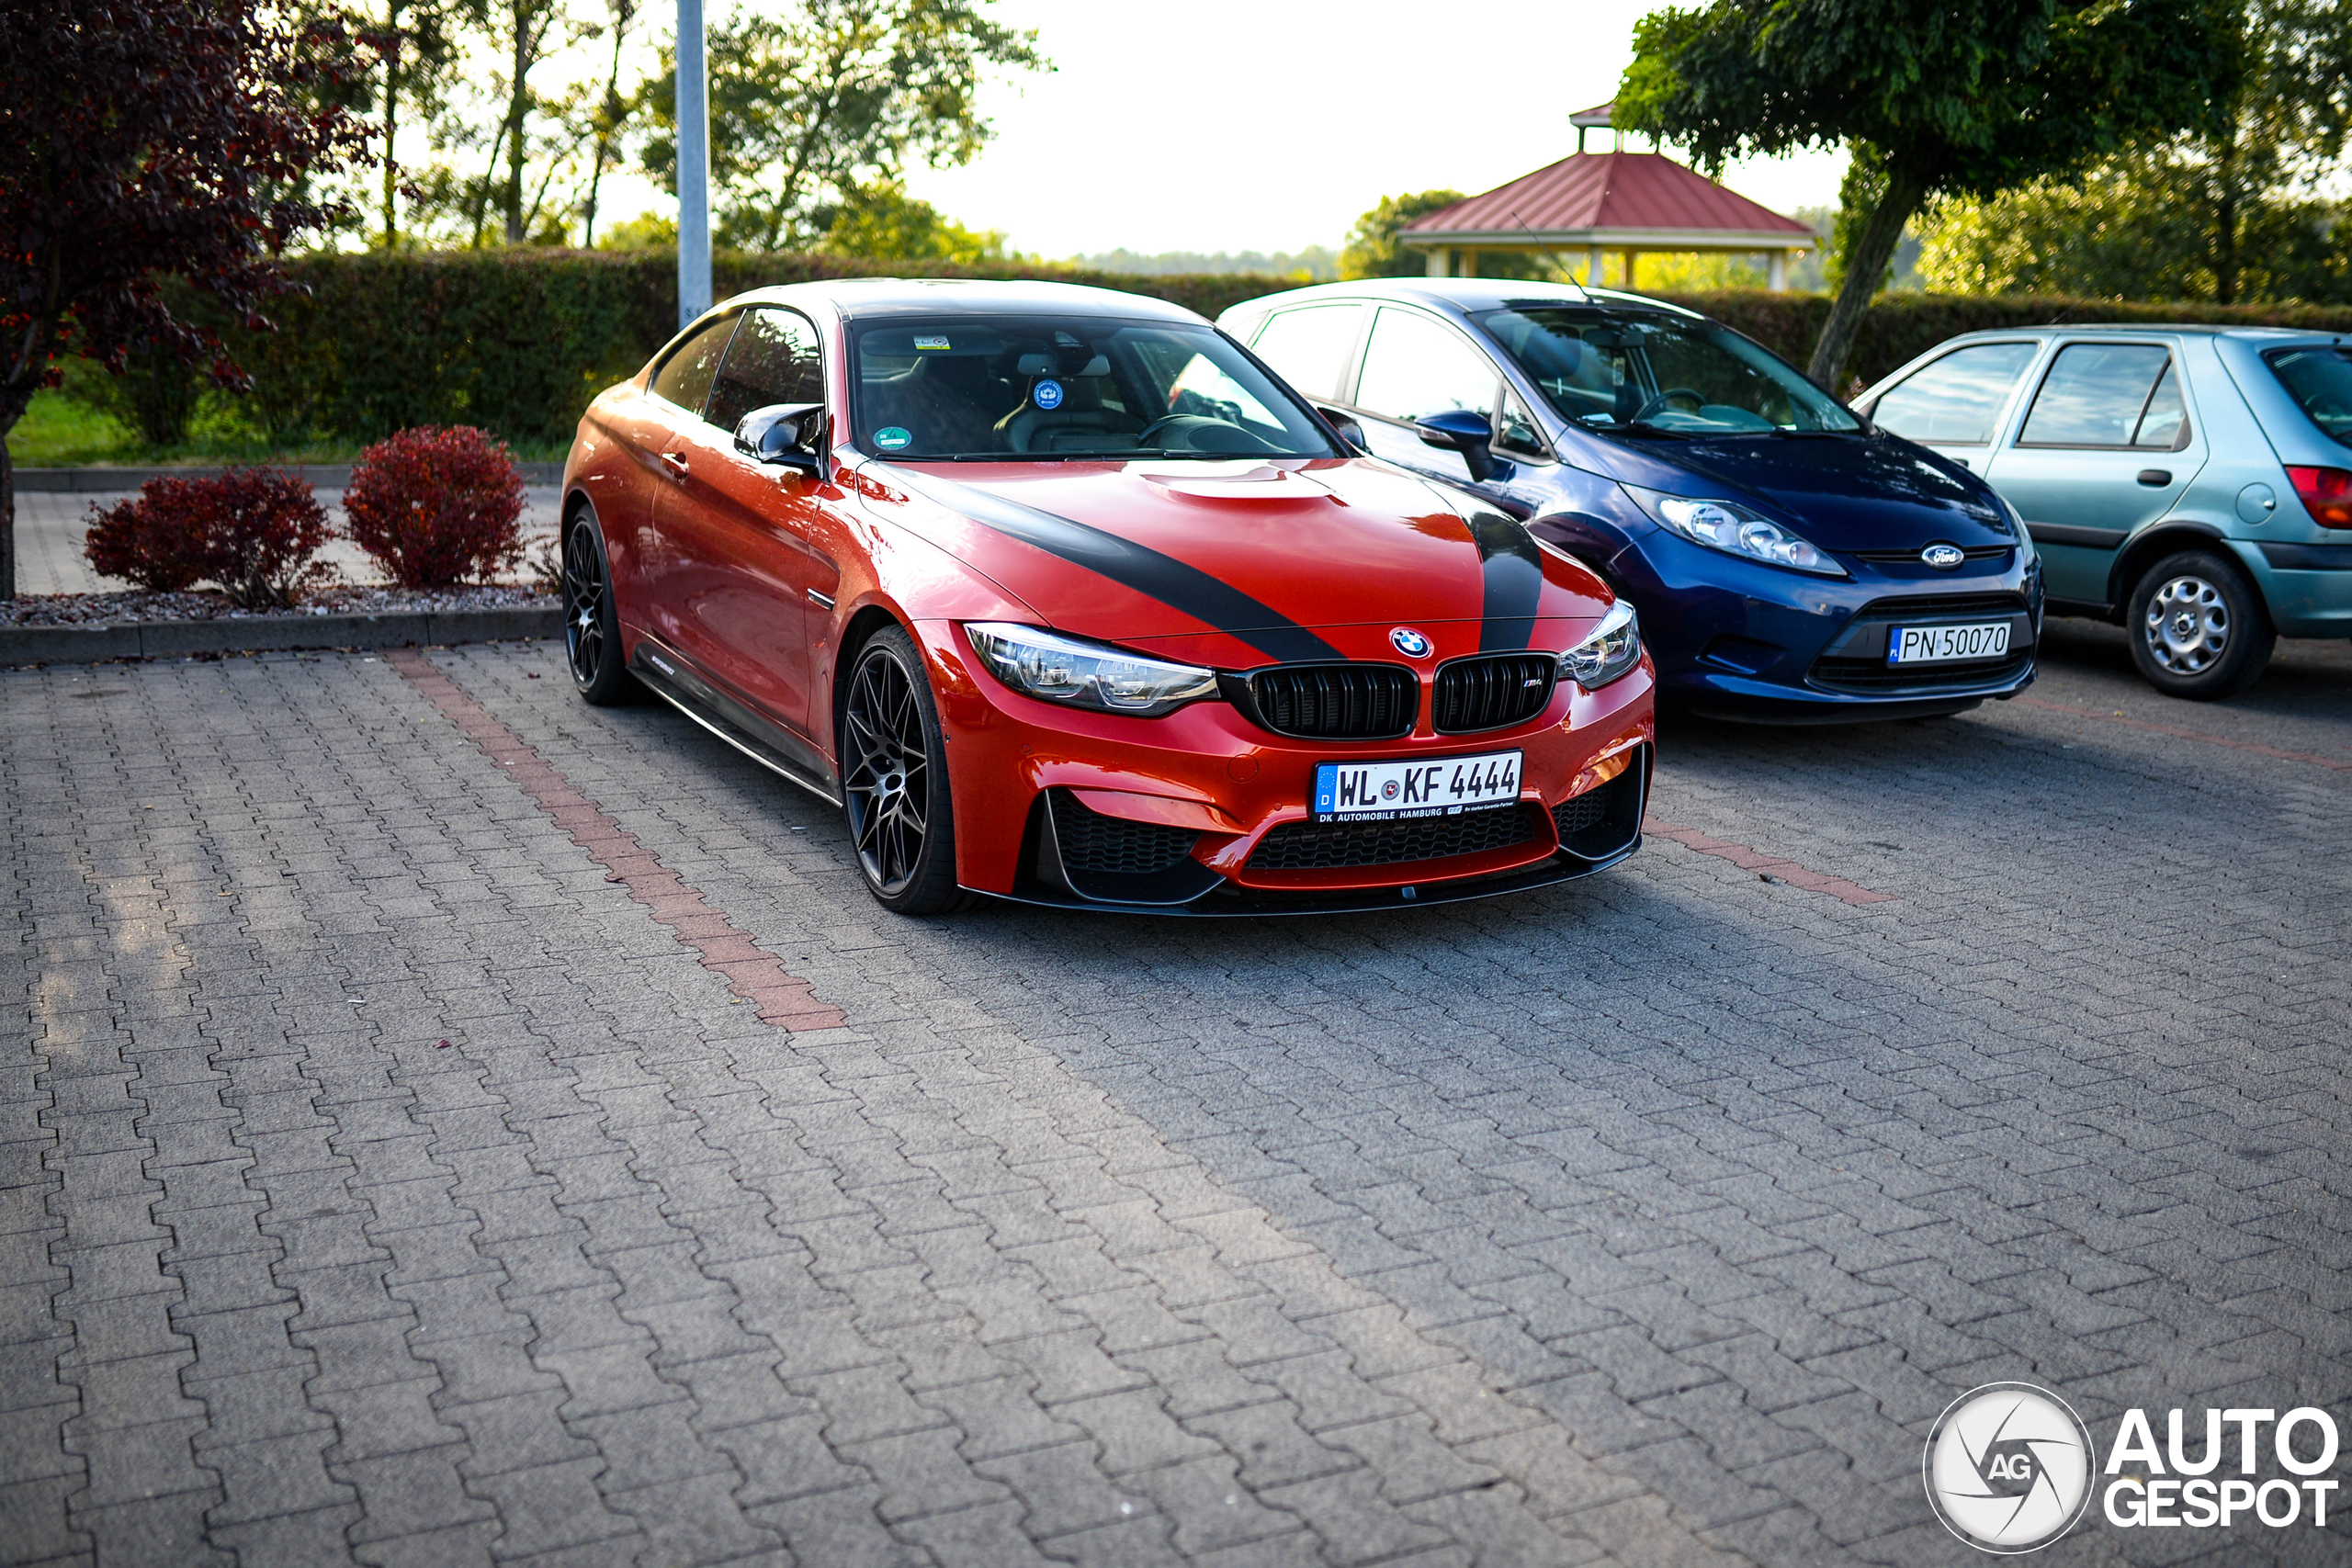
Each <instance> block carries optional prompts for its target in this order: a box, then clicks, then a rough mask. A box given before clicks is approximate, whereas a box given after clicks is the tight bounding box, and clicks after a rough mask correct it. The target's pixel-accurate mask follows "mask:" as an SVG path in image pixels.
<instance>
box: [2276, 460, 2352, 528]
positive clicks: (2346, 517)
mask: <svg viewBox="0 0 2352 1568" xmlns="http://www.w3.org/2000/svg"><path fill="white" fill-rule="evenodd" d="M2287 482H2288V483H2290V484H2291V485H2293V486H2294V487H2295V494H2296V495H2297V496H2299V497H2301V500H2302V503H2303V510H2304V511H2306V512H2308V513H2311V514H2312V522H2314V523H2316V524H2318V525H2320V526H2321V527H2323V528H2352V469H2345V468H2289V469H2288V470H2287Z"/></svg>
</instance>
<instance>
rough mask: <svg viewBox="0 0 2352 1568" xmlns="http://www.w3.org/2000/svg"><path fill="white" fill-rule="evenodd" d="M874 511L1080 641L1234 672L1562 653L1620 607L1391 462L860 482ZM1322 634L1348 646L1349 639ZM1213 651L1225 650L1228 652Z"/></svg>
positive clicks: (1570, 566)
mask: <svg viewBox="0 0 2352 1568" xmlns="http://www.w3.org/2000/svg"><path fill="white" fill-rule="evenodd" d="M858 472H859V478H860V479H861V481H862V482H860V483H859V484H858V486H857V489H858V492H859V495H860V497H861V498H862V502H863V504H864V505H865V509H866V510H867V512H868V513H870V514H872V515H874V516H875V517H876V518H877V519H878V520H881V521H885V522H888V523H890V524H893V525H899V526H901V527H905V528H908V529H910V530H911V531H913V532H914V533H916V534H918V535H919V536H922V537H923V538H924V539H926V540H928V541H929V542H930V543H932V544H933V545H935V546H937V547H940V548H941V549H943V550H945V551H946V552H947V553H948V554H950V555H952V556H954V557H956V558H957V559H958V560H960V561H962V562H963V563H964V564H965V565H966V566H967V567H968V568H970V569H971V570H975V571H978V572H979V573H981V574H983V575H985V576H986V577H987V578H989V580H990V581H993V582H994V583H996V584H997V585H998V586H999V587H1001V589H1003V590H1004V591H1005V592H1008V593H1009V594H1011V595H1012V596H1013V597H1015V598H1017V599H1019V600H1020V601H1022V602H1023V603H1024V604H1028V605H1030V606H1031V607H1032V608H1033V609H1034V610H1035V612H1036V613H1037V614H1038V615H1039V616H1040V618H1041V619H1043V620H1044V621H1045V622H1046V624H1048V625H1051V626H1055V627H1057V628H1058V629H1060V630H1064V631H1068V632H1070V633H1073V634H1075V635H1079V636H1082V637H1096V638H1101V639H1103V640H1108V641H1116V642H1122V643H1129V644H1133V643H1137V642H1148V641H1155V640H1159V639H1184V640H1185V641H1186V642H1187V644H1188V645H1190V646H1192V647H1193V649H1195V652H1196V655H1197V656H1203V657H1214V658H1216V661H1217V662H1219V663H1223V664H1226V665H1227V666H1228V667H1233V666H1247V665H1253V664H1261V663H1265V662H1268V661H1288V660H1314V659H1330V658H1336V657H1340V651H1339V646H1338V645H1339V644H1340V643H1344V644H1346V645H1350V646H1355V645H1360V644H1361V643H1362V642H1363V637H1361V636H1360V635H1349V636H1345V637H1341V636H1340V635H1339V628H1354V627H1365V626H1371V627H1376V628H1377V629H1378V633H1379V635H1380V636H1381V637H1383V638H1385V637H1386V634H1387V632H1388V630H1389V628H1391V627H1397V626H1419V627H1424V628H1428V629H1430V631H1431V633H1432V635H1436V628H1437V627H1439V626H1446V627H1447V628H1448V629H1447V631H1446V633H1445V635H1443V636H1442V637H1440V639H1439V640H1440V641H1441V643H1442V644H1443V645H1445V646H1447V647H1448V648H1449V649H1464V650H1466V649H1473V648H1475V649H1493V650H1501V649H1525V648H1529V647H1545V648H1553V647H1560V646H1566V645H1565V644H1562V643H1559V642H1557V641H1555V640H1554V639H1555V637H1558V636H1559V635H1561V633H1562V632H1564V631H1566V630H1569V629H1571V627H1570V626H1550V627H1545V628H1544V635H1543V636H1542V637H1540V639H1539V636H1538V628H1539V623H1542V622H1563V623H1570V624H1572V626H1575V627H1581V626H1584V625H1586V624H1589V622H1590V621H1592V620H1593V619H1595V618H1597V617H1598V616H1599V615H1600V614H1601V613H1602V611H1603V610H1604V609H1605V608H1606V607H1607V604H1608V598H1607V592H1606V590H1605V589H1603V588H1602V587H1601V586H1600V583H1599V581H1597V580H1596V579H1594V578H1593V577H1591V576H1590V575H1589V573H1587V572H1586V571H1585V570H1584V569H1583V568H1581V567H1578V566H1577V565H1576V564H1574V563H1573V562H1570V561H1566V560H1563V559H1561V558H1558V557H1556V556H1554V555H1552V554H1550V553H1549V552H1546V551H1544V550H1542V549H1540V548H1539V547H1537V546H1536V544H1535V542H1534V540H1533V538H1532V536H1529V534H1528V533H1527V531H1526V530H1525V529H1524V528H1522V527H1521V526H1520V525H1519V524H1518V523H1517V522H1515V521H1513V520H1512V519H1510V518H1509V517H1506V516H1504V515H1503V514H1502V513H1499V512H1496V511H1493V510H1491V509H1487V508H1481V507H1480V506H1478V505H1477V504H1476V502H1474V501H1473V500H1471V499H1470V498H1468V497H1463V498H1460V499H1459V501H1458V502H1457V500H1456V499H1454V498H1453V497H1451V496H1449V495H1448V493H1447V492H1445V491H1441V490H1440V489H1438V488H1437V487H1436V486H1434V485H1432V484H1430V483H1428V482H1427V481H1424V480H1422V479H1417V478H1415V477H1413V476H1411V475H1409V474H1407V473H1404V472H1402V471H1401V470H1398V469H1397V468H1391V467H1389V466H1388V465H1386V464H1384V463H1379V462H1375V461H1371V460H1367V459H1358V458H1349V459H1340V458H1320V459H1293V458H1285V459H1268V460H1264V461H1259V460H1254V459H1253V460H1243V461H1238V462H1227V461H1220V462H1126V463H1121V462H1105V461H1069V462H1059V463H1037V462H1008V463H989V464H978V463H967V464H956V465H949V464H944V463H940V464H922V465H915V464H892V463H884V462H869V463H866V464H865V465H863V466H862V467H861V468H859V470H858ZM1324 633H1331V634H1333V637H1335V638H1337V642H1335V641H1334V640H1332V639H1330V638H1327V637H1325V636H1324V635H1322V634H1324ZM1212 649H1214V651H1213V652H1212Z"/></svg>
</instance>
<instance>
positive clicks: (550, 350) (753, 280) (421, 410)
mask: <svg viewBox="0 0 2352 1568" xmlns="http://www.w3.org/2000/svg"><path fill="white" fill-rule="evenodd" d="M288 272H289V273H290V274H291V276H293V278H294V280H295V281H296V282H298V283H299V284H300V285H302V288H303V292H301V293H300V294H298V295H296V296H294V297H292V298H288V299H283V300H280V301H279V302H278V303H277V306H276V307H275V308H274V309H273V310H272V312H271V314H272V315H273V317H274V318H275V319H276V321H277V326H278V330H277V332H275V333H243V332H237V331H230V332H228V333H225V334H224V335H225V336H227V338H228V339H229V342H230V347H231V350H232V354H233V355H234V356H235V357H236V359H237V360H238V362H239V363H240V364H241V365H242V366H243V367H244V368H245V370H246V371H247V373H248V374H250V375H251V376H252V377H253V378H254V389H253V394H252V407H253V409H254V414H255V416H256V417H257V419H258V420H259V422H260V423H261V424H262V425H263V427H264V428H265V429H266V431H267V432H268V433H269V434H270V436H271V437H272V438H273V439H275V440H277V441H279V442H281V443H284V444H288V445H291V444H295V443H299V442H300V441H301V440H302V439H304V438H305V437H309V436H327V437H342V438H345V439H349V440H357V441H370V440H376V439H379V438H380V437H382V436H385V435H388V434H390V433H391V432H393V431H395V430H399V429H401V428H404V427H405V426H408V425H413V424H478V425H481V426H483V427H485V428H487V429H489V430H492V431H495V432H496V433H497V434H500V435H503V436H504V437H506V438H507V439H508V440H510V441H517V442H527V443H531V444H534V445H544V444H547V443H550V442H556V443H560V442H562V441H565V440H568V439H569V438H570V436H571V431H572V427H573V425H574V424H576V423H578V421H579V418H580V413H581V411H582V409H584V408H586V407H587V405H588V401H589V400H590V399H591V398H593V397H594V396H595V395H596V393H597V392H598V391H599V390H600V389H603V388H605V387H607V386H610V385H611V384H612V383H613V382H615V381H617V380H620V379H621V378H624V377H628V376H631V375H634V374H635V373H636V372H637V369H638V367H640V366H642V365H643V364H644V363H645V361H646V359H647V357H648V356H649V355H651V354H652V353H653V351H654V350H655V349H657V348H659V347H661V345H662V344H663V343H665V342H667V341H668V340H669V338H670V336H671V334H672V333H673V332H675V331H676V330H677V298H678V292H677V261H676V258H675V257H674V255H673V254H672V253H670V252H667V251H633V252H620V253H598V252H580V251H571V252H563V251H457V252H438V253H425V254H406V255H391V256H385V255H380V254H375V255H368V254H360V255H349V254H328V255H316V256H305V257H301V258H300V259H298V260H296V261H294V262H292V263H290V264H289V265H288ZM712 273H713V277H712V283H713V287H714V288H715V289H716V292H717V295H718V298H719V299H726V298H727V297H729V295H733V294H740V293H741V292H742V291H743V290H745V289H747V288H762V287H765V286H769V285H774V284H783V283H802V282H807V281H809V279H812V278H822V277H843V276H875V275H877V274H885V273H889V274H895V275H900V276H903V275H907V274H910V273H912V274H919V275H921V276H988V277H1037V278H1051V279H1055V280H1057V281H1060V282H1066V283H1089V284H1096V285H1099V286H1102V287H1103V288H1125V289H1128V290H1131V291H1133V292H1136V293H1140V294H1150V295H1156V296H1158V297H1159V298H1160V299H1169V300H1172V301H1174V302H1175V303H1177V304H1180V305H1182V306H1185V307H1187V308H1188V309H1191V310H1197V311H1199V312H1201V313H1202V314H1203V315H1206V316H1212V317H1214V316H1215V315H1216V314H1217V313H1218V312H1219V311H1221V310H1225V309H1226V307H1227V306H1228V305H1231V304H1234V303H1235V302H1237V301H1238V300H1242V299H1251V298H1254V297H1255V296H1257V295H1260V294H1263V293H1267V292H1269V291H1271V290H1272V289H1277V288H1292V287H1294V285H1293V284H1292V283H1290V282H1289V281H1288V280H1286V279H1282V278H1271V277H1253V276H1231V275H1201V276H1172V277H1142V276H1129V275H1125V274H1116V273H1093V272H1079V271H1064V270H1060V269H1056V268H1050V267H1037V268H1025V269H1024V268H1007V269H999V270H994V271H980V270H976V269H969V268H956V267H946V266H924V265H921V264H912V265H909V264H900V265H883V264H879V263H876V264H860V263H856V262H850V261H843V260H841V259H838V258H834V257H829V256H795V255H785V256H770V255H747V254H721V255H719V256H718V258H716V260H715V262H714V264H713V267H712Z"/></svg>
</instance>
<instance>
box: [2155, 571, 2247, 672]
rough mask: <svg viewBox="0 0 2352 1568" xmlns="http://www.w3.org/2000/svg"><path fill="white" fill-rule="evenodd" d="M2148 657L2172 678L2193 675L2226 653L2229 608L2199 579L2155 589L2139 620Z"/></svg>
mask: <svg viewBox="0 0 2352 1568" xmlns="http://www.w3.org/2000/svg"><path fill="white" fill-rule="evenodd" d="M2142 629H2143V631H2144V633H2145V634H2146V636H2147V638H2148V655H2149V657H2150V658H2152V659H2154V660H2155V661H2156V662H2157V663H2158V664H2160V665H2162V666H2163V667H2164V668H2165V669H2166V670H2168V671H2172V672H2173V673H2174V674H2176V675H2197V674H2201V673H2203V672H2204V671H2206V670H2208V669H2211V667H2212V665H2213V663H2214V661H2215V660H2219V659H2220V658H2221V657H2222V655H2223V654H2224V653H2226V652H2228V651H2229V646H2230V604H2229V601H2228V600H2226V599H2224V598H2223V597H2222V591H2221V590H2220V589H2218V588H2216V587H2214V586H2213V585H2212V584H2211V583H2210V582H2208V581H2205V580H2204V579H2203V578H2201V577H2176V578H2174V579H2173V580H2172V581H2169V582H2167V583H2165V585H2164V586H2163V587H2161V588H2159V589H2157V590H2156V591H2155V592H2154V594H2153V595H2152V596H2151V597H2150V598H2149V600H2148V608H2147V610H2146V612H2145V614H2144V615H2143V617H2142Z"/></svg>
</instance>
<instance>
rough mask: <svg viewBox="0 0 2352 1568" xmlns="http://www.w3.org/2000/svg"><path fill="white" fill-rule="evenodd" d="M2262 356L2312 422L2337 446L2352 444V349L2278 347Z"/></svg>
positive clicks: (2328, 345) (2279, 381) (2322, 346)
mask: <svg viewBox="0 0 2352 1568" xmlns="http://www.w3.org/2000/svg"><path fill="white" fill-rule="evenodd" d="M2264 357H2266V358H2267V359H2268V360H2269V361H2270V373H2271V374H2272V375H2274V376H2276V377H2278V384H2279V385H2280V386H2282V387H2285V388H2286V389H2287V395H2288V396H2289V397H2290V398H2292V399H2294V400H2295V402H2296V405H2297V406H2298V407H2300V408H2301V410H2302V411H2303V412H2305V413H2307V414H2309V415H2311V420H2312V423H2313V424H2316V425H2318V426H2319V427H2320V429H2322V430H2324V431H2325V432H2326V433H2327V434H2328V436H2329V438H2330V439H2332V440H2334V441H2335V442H2337V443H2338V444H2339V445H2342V446H2352V349H2347V348H2346V347H2344V346H2343V345H2342V344H2322V345H2320V346H2318V347H2314V348H2282V349H2278V350H2275V351H2274V352H2272V353H2270V354H2268V355H2265V356H2264Z"/></svg>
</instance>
